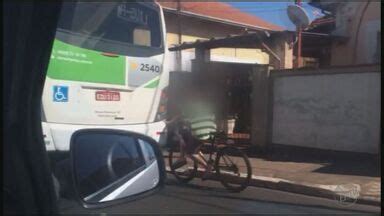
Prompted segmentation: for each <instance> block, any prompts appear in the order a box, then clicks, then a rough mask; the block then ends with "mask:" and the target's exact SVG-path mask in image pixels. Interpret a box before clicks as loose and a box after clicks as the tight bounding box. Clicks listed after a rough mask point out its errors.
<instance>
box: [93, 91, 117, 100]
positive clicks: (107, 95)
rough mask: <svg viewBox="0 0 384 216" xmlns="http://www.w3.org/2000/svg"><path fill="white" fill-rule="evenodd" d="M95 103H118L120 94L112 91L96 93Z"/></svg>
mask: <svg viewBox="0 0 384 216" xmlns="http://www.w3.org/2000/svg"><path fill="white" fill-rule="evenodd" d="M96 100H97V101H120V92H114V91H97V92H96Z"/></svg>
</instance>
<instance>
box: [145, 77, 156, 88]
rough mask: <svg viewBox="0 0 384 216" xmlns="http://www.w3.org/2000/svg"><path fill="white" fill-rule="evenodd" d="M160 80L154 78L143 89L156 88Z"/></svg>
mask: <svg viewBox="0 0 384 216" xmlns="http://www.w3.org/2000/svg"><path fill="white" fill-rule="evenodd" d="M159 82H160V78H159V77H156V78H155V79H154V80H152V81H150V82H149V83H148V84H147V85H145V86H144V88H156V87H157V86H158V85H159Z"/></svg>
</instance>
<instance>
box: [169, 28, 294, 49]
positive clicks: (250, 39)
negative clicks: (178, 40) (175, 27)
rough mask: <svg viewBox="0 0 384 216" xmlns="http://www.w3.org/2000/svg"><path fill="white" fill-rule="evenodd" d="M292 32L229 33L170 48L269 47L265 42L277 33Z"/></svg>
mask: <svg viewBox="0 0 384 216" xmlns="http://www.w3.org/2000/svg"><path fill="white" fill-rule="evenodd" d="M286 33H288V34H290V32H286V31H284V32H275V33H269V32H268V31H258V32H253V33H245V34H242V35H228V36H227V37H216V38H211V39H206V40H196V41H194V42H184V43H182V44H179V45H176V46H174V47H171V48H169V51H179V50H185V49H195V48H198V49H215V48H260V49H268V48H267V47H266V46H267V45H266V44H265V43H268V42H270V41H271V40H272V38H273V37H274V36H275V35H281V34H286Z"/></svg>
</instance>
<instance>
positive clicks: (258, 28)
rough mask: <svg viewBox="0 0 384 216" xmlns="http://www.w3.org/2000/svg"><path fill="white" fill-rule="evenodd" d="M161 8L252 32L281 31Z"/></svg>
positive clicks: (165, 10) (165, 8) (165, 9)
mask: <svg viewBox="0 0 384 216" xmlns="http://www.w3.org/2000/svg"><path fill="white" fill-rule="evenodd" d="M162 8H163V11H164V12H168V13H173V14H180V15H182V16H188V17H194V18H198V19H203V20H207V21H211V22H217V23H222V24H226V25H231V26H235V27H241V28H247V29H250V30H254V31H269V32H281V31H277V30H273V29H268V28H263V27H260V26H254V25H247V24H244V23H238V22H233V21H229V20H225V19H220V18H217V17H211V16H206V15H201V14H197V13H192V12H188V11H183V10H182V11H177V9H174V8H169V7H164V6H163V7H162Z"/></svg>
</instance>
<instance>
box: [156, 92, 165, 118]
mask: <svg viewBox="0 0 384 216" xmlns="http://www.w3.org/2000/svg"><path fill="white" fill-rule="evenodd" d="M167 103H168V94H167V88H164V89H163V90H162V91H161V95H160V102H159V107H158V108H157V113H156V118H155V121H162V120H164V119H165V118H166V115H167Z"/></svg>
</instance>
